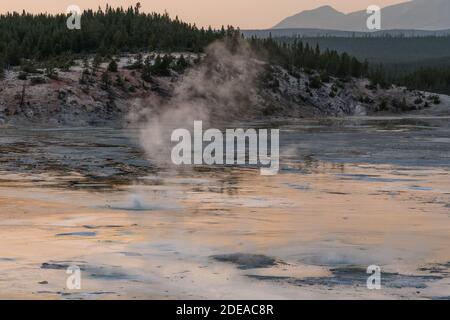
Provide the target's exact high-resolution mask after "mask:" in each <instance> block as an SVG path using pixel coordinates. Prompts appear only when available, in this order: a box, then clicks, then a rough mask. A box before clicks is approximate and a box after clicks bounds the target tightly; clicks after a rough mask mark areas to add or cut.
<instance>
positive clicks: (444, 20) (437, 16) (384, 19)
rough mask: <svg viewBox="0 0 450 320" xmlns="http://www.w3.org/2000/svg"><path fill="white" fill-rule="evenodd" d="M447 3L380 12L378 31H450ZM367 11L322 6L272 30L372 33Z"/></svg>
mask: <svg viewBox="0 0 450 320" xmlns="http://www.w3.org/2000/svg"><path fill="white" fill-rule="evenodd" d="M448 16H450V1H449V0H411V1H407V2H402V3H399V4H395V5H391V6H387V7H384V8H382V9H381V30H392V29H414V30H429V31H437V30H444V29H450V19H449V18H448ZM368 17H369V14H368V13H367V12H366V10H359V11H355V12H350V13H348V14H345V13H342V12H340V11H338V10H336V9H334V8H333V7H332V6H329V5H325V6H321V7H318V8H316V9H312V10H305V11H302V12H299V13H297V14H295V15H292V16H290V17H287V18H285V19H284V20H282V21H281V22H280V23H278V24H277V25H275V26H274V27H273V29H298V28H311V29H328V30H341V31H358V32H364V31H366V32H367V31H371V30H369V29H367V26H366V21H367V18H368Z"/></svg>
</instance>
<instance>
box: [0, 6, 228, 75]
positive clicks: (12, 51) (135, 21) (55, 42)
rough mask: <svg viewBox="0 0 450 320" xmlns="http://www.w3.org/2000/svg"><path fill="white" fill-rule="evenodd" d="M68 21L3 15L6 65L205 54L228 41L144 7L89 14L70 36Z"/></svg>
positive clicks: (0, 32)
mask: <svg viewBox="0 0 450 320" xmlns="http://www.w3.org/2000/svg"><path fill="white" fill-rule="evenodd" d="M66 20H67V15H64V14H60V15H48V14H39V15H32V14H29V13H25V12H23V13H21V14H19V13H8V14H6V15H0V61H1V62H2V64H6V65H12V66H14V65H19V64H20V62H21V59H22V58H27V59H37V60H39V59H46V58H49V57H55V56H58V55H61V54H66V53H70V54H78V53H94V52H99V53H100V54H107V53H117V52H123V51H131V52H133V51H139V50H167V51H184V50H185V51H194V52H199V51H201V50H202V49H203V48H204V47H205V46H206V45H207V44H209V43H211V42H212V41H214V40H216V39H218V38H220V37H223V36H224V35H225V34H226V31H225V30H224V29H222V30H220V31H215V30H212V29H210V28H209V29H206V30H205V29H199V28H197V27H196V26H195V25H192V24H188V23H185V22H182V21H180V20H178V18H175V19H171V18H170V17H169V15H168V14H157V13H149V14H147V13H142V12H140V5H139V4H137V5H136V6H135V7H129V8H127V9H123V8H112V7H109V6H107V7H106V9H105V10H102V9H100V8H99V9H98V10H97V11H92V10H87V11H84V12H83V14H82V18H81V23H82V27H81V30H69V29H68V28H67V26H66Z"/></svg>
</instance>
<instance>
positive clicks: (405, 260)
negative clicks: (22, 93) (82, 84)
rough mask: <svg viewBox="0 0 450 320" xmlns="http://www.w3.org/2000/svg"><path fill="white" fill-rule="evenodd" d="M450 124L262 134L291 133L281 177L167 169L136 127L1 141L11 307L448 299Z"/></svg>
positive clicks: (369, 122)
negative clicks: (74, 282)
mask: <svg viewBox="0 0 450 320" xmlns="http://www.w3.org/2000/svg"><path fill="white" fill-rule="evenodd" d="M449 123H450V122H449V119H448V118H426V119H417V118H413V119H411V118H410V119H402V118H354V119H327V120H296V121H285V120H283V121H274V122H272V123H253V124H252V126H254V127H268V128H274V127H277V128H280V129H281V134H280V139H281V141H280V142H281V171H280V174H278V175H277V176H274V177H263V176H260V175H259V171H258V170H255V169H253V168H239V167H204V166H203V167H196V168H192V169H191V170H188V169H187V168H184V169H183V170H178V169H177V168H172V167H170V166H161V165H159V166H156V165H155V164H154V162H153V161H152V159H146V156H145V155H144V153H143V151H142V149H141V148H140V146H139V143H138V139H137V131H136V130H132V129H127V130H124V129H119V128H64V129H42V128H36V129H31V128H28V129H23V128H22V129H17V128H3V129H1V130H2V135H1V137H0V207H1V208H2V210H1V213H0V215H1V219H0V232H1V233H2V237H3V239H4V240H3V243H2V244H1V245H0V252H1V253H0V277H1V279H2V281H1V282H0V297H26V298H33V297H40V298H67V299H71V298H75V299H78V298H83V299H99V298H244V299H246V298H289V299H292V298H294V299H297V298H298V299H310V298H382V297H387V298H442V297H446V296H450V291H449V290H450V277H449V276H448V274H449V272H450V270H449V267H450V249H449V244H450V221H449V219H450V172H449V164H450V161H449V158H450V144H449V140H448V137H449V136H450V134H449V133H450V130H449ZM233 126H236V127H245V126H244V125H242V124H235V125H233ZM71 264H77V265H79V266H80V267H81V268H82V276H83V288H82V290H81V291H71V290H68V289H64V286H65V279H66V276H67V275H66V273H65V269H66V268H67V267H68V266H69V265H71ZM372 264H375V265H379V266H381V267H382V271H383V274H384V277H383V279H384V280H383V288H382V290H380V291H376V292H374V291H371V290H368V289H367V288H366V277H367V274H366V273H365V271H366V268H367V267H368V266H369V265H372Z"/></svg>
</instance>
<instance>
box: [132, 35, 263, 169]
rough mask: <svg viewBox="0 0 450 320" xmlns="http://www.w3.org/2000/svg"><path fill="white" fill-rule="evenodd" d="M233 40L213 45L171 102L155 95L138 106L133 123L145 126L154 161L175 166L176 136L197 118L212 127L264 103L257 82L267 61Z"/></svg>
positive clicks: (143, 130)
mask: <svg viewBox="0 0 450 320" xmlns="http://www.w3.org/2000/svg"><path fill="white" fill-rule="evenodd" d="M230 41H232V40H230ZM230 41H217V42H215V43H213V44H211V45H210V46H209V47H208V48H207V49H206V55H205V57H204V59H203V61H202V62H201V63H199V64H197V65H196V66H194V67H193V68H191V69H189V70H188V71H187V72H186V73H185V75H183V76H182V78H181V79H179V80H178V81H177V83H176V84H175V87H174V89H173V93H172V95H171V97H170V98H169V99H167V98H166V99H162V98H160V97H151V98H148V99H145V100H141V101H139V102H138V103H136V105H135V108H134V110H133V112H132V113H131V114H130V119H131V121H132V122H135V123H137V122H139V123H140V128H141V129H140V142H141V145H142V146H143V148H144V150H145V151H146V153H147V155H148V157H149V158H151V159H152V160H154V161H156V162H158V163H159V164H169V162H170V150H169V149H170V146H171V141H170V137H171V132H172V131H173V130H174V129H176V128H186V129H191V128H192V126H193V122H194V120H201V121H203V124H204V126H207V125H210V124H211V123H212V122H220V123H224V122H226V121H229V120H235V119H242V117H243V116H245V115H250V114H251V113H252V112H254V111H255V109H254V108H253V109H252V108H250V106H257V105H258V101H257V99H258V94H257V84H256V82H257V78H258V75H259V74H260V72H261V71H262V70H263V66H264V63H263V62H261V60H258V59H257V58H256V57H255V55H254V54H253V53H252V51H251V49H250V48H249V45H248V44H247V42H245V41H243V40H234V41H233V43H230Z"/></svg>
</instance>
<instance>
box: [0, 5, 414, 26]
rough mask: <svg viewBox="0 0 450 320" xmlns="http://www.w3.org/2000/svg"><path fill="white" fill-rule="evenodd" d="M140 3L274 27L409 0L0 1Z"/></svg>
mask: <svg viewBox="0 0 450 320" xmlns="http://www.w3.org/2000/svg"><path fill="white" fill-rule="evenodd" d="M136 2H140V3H141V5H142V10H143V11H145V12H152V11H155V12H161V13H162V12H164V11H167V12H168V13H169V14H170V16H172V17H175V16H178V17H179V18H180V19H182V20H184V21H186V22H190V23H195V24H196V25H197V26H205V27H207V26H212V27H214V28H218V27H220V26H222V25H233V26H236V27H240V28H242V29H264V28H271V27H273V26H274V25H275V24H277V23H278V22H280V21H281V20H282V19H284V18H286V17H288V16H291V15H294V14H296V13H298V12H300V11H303V10H310V9H314V8H317V7H320V6H323V5H331V6H332V7H334V8H335V9H337V10H339V11H342V12H345V13H348V12H352V11H356V10H361V9H364V8H367V7H368V6H369V5H373V4H376V5H379V6H380V7H385V6H388V5H392V4H397V3H402V2H408V0H376V1H374V0H358V1H355V0H351V1H350V0H300V1H299V0H278V1H274V0H247V1H245V3H243V2H242V1H236V0H229V1H220V2H219V1H208V0H192V1H189V2H187V1H185V0H140V1H138V0H109V1H107V0H62V1H61V0H41V1H39V2H36V1H30V0H16V1H14V2H9V3H1V4H0V12H1V13H5V12H8V11H17V12H21V11H22V10H25V11H27V12H32V13H42V12H48V13H61V12H65V11H66V8H67V7H68V6H69V5H78V6H79V7H80V8H81V9H82V10H84V9H89V8H91V9H96V8H97V7H98V6H101V7H102V8H104V7H105V6H106V4H107V3H108V4H109V5H111V6H113V7H119V6H122V7H128V6H130V5H134V4H135V3H136Z"/></svg>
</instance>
